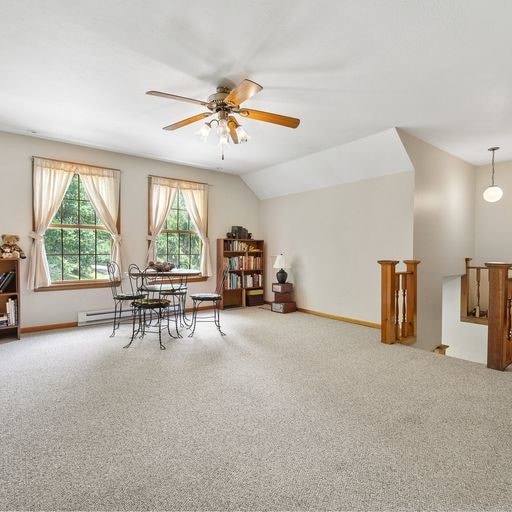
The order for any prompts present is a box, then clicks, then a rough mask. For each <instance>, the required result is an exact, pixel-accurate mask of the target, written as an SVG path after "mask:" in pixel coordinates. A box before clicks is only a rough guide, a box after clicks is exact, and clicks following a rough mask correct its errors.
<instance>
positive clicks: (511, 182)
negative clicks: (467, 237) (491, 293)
mask: <svg viewBox="0 0 512 512" xmlns="http://www.w3.org/2000/svg"><path fill="white" fill-rule="evenodd" d="M490 156H491V154H490V153H489V157H490ZM489 160H490V158H489ZM494 168H495V171H496V172H495V176H494V182H495V183H496V185H499V186H500V187H501V188H502V189H503V197H502V199H501V200H500V201H498V202H497V203H487V202H486V201H484V200H483V197H482V193H483V191H484V190H485V188H486V187H488V186H489V185H490V184H491V166H490V164H489V165H484V166H481V167H477V169H476V182H475V259H474V261H473V262H472V263H473V264H475V265H483V264H484V263H485V262H488V261H503V262H507V263H509V262H512V231H511V229H510V228H511V222H510V221H511V219H512V161H508V162H502V163H499V164H495V166H494Z"/></svg>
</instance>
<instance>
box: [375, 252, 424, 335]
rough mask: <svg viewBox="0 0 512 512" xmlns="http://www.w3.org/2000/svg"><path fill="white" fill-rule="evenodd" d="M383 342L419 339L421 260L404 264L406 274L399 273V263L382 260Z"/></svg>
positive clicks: (405, 261)
mask: <svg viewBox="0 0 512 512" xmlns="http://www.w3.org/2000/svg"><path fill="white" fill-rule="evenodd" d="M378 263H379V264H380V266H381V341H382V343H386V344H392V343H395V342H397V341H399V342H402V343H403V342H404V340H407V342H411V341H414V339H413V338H414V337H415V335H416V311H417V306H416V295H417V266H418V264H419V263H420V262H419V261H417V260H404V263H405V265H406V270H405V271H402V272H397V271H396V268H395V267H396V265H397V264H398V261H397V260H380V261H379V262H378Z"/></svg>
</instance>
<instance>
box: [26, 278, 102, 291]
mask: <svg viewBox="0 0 512 512" xmlns="http://www.w3.org/2000/svg"><path fill="white" fill-rule="evenodd" d="M88 288H110V281H109V280H108V279H105V280H101V281H59V282H57V283H54V284H51V285H50V286H44V287H41V288H36V289H35V290H34V291H35V292H53V291H62V290H85V289H88Z"/></svg>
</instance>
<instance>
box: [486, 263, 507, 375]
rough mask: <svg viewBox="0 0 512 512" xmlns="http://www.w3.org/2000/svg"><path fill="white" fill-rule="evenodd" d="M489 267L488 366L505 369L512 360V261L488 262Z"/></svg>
mask: <svg viewBox="0 0 512 512" xmlns="http://www.w3.org/2000/svg"><path fill="white" fill-rule="evenodd" d="M485 266H486V267H487V268H488V269H489V312H488V322H489V326H488V330H487V368H492V369H493V370H504V369H505V368H506V367H507V366H508V365H509V364H510V363H511V362H512V361H511V355H512V347H511V346H510V345H511V342H510V340H509V339H508V334H509V333H508V331H509V328H510V327H509V321H510V314H509V311H508V269H509V268H510V267H511V266H512V264H511V263H486V264H485Z"/></svg>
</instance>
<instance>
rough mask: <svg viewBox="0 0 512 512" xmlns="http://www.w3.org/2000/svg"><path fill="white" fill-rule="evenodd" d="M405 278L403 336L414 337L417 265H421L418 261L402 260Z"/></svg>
mask: <svg viewBox="0 0 512 512" xmlns="http://www.w3.org/2000/svg"><path fill="white" fill-rule="evenodd" d="M404 263H405V266H406V271H407V276H406V280H405V282H406V287H407V322H406V332H405V336H406V337H407V336H415V335H416V312H417V310H418V306H417V302H416V301H417V297H416V296H417V292H418V265H419V264H420V263H421V262H420V261H419V260H404Z"/></svg>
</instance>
